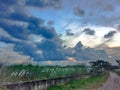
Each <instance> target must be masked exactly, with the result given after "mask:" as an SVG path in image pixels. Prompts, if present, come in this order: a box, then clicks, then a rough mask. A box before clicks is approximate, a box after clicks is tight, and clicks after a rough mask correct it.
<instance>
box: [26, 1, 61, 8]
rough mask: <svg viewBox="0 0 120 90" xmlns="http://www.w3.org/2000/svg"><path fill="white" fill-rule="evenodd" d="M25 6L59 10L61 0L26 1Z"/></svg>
mask: <svg viewBox="0 0 120 90" xmlns="http://www.w3.org/2000/svg"><path fill="white" fill-rule="evenodd" d="M26 5H28V6H35V7H43V8H44V7H54V8H60V6H61V0H26Z"/></svg>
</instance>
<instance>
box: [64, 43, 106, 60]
mask: <svg viewBox="0 0 120 90" xmlns="http://www.w3.org/2000/svg"><path fill="white" fill-rule="evenodd" d="M70 52H71V53H70ZM66 55H67V56H68V57H73V58H75V59H76V60H98V59H107V58H108V56H107V54H106V53H105V51H104V50H94V49H93V48H84V45H83V44H82V43H81V42H80V41H79V42H78V43H77V44H76V46H75V47H74V48H67V49H66Z"/></svg>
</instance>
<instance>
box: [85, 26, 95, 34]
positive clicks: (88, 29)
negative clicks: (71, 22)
mask: <svg viewBox="0 0 120 90" xmlns="http://www.w3.org/2000/svg"><path fill="white" fill-rule="evenodd" d="M83 32H84V33H85V34H88V35H95V31H94V30H91V29H90V28H86V29H84V30H83Z"/></svg>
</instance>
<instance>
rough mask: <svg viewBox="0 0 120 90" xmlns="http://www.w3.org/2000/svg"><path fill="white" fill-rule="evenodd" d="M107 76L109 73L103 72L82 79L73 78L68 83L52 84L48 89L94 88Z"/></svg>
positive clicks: (79, 89) (81, 89) (85, 89)
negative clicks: (73, 79)
mask: <svg viewBox="0 0 120 90" xmlns="http://www.w3.org/2000/svg"><path fill="white" fill-rule="evenodd" d="M108 76H109V73H105V74H103V75H97V76H94V77H90V78H86V79H82V80H75V81H72V82H70V83H68V84H60V85H56V86H52V87H50V88H48V90H94V89H97V88H98V87H100V86H101V85H102V83H104V82H105V81H106V80H107V78H108Z"/></svg>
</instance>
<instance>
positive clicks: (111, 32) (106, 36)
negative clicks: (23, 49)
mask: <svg viewBox="0 0 120 90" xmlns="http://www.w3.org/2000/svg"><path fill="white" fill-rule="evenodd" d="M115 33H116V31H110V32H109V33H107V34H106V35H104V38H111V37H112V36H114V34H115Z"/></svg>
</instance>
